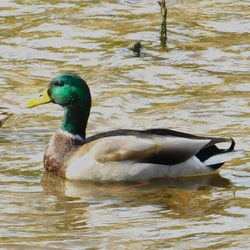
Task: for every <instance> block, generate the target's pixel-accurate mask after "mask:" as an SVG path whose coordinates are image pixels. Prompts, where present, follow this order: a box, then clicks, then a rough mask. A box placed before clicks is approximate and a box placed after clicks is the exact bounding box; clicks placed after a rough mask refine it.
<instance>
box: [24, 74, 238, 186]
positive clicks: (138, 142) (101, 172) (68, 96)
mask: <svg viewBox="0 0 250 250" xmlns="http://www.w3.org/2000/svg"><path fill="white" fill-rule="evenodd" d="M49 102H52V103H56V104H59V105H61V106H62V107H63V108H64V120H63V123H62V126H61V128H60V129H59V130H58V131H57V132H56V133H55V134H54V135H53V136H52V138H51V139H50V141H49V144H48V146H47V148H46V150H45V154H44V167H45V169H46V170H47V171H49V172H52V173H54V174H56V175H58V176H60V177H62V178H66V179H71V180H110V181H111V180H112V181H118V180H142V179H150V178H158V177H179V176H186V175H195V174H205V173H210V172H213V171H216V170H217V169H218V168H219V167H221V166H222V165H223V163H224V162H225V161H227V160H230V159H232V158H234V157H236V156H237V153H238V151H235V150H234V146H235V142H234V140H233V139H232V138H212V137H201V136H195V135H192V134H187V133H182V132H178V131H174V130H169V129H148V130H132V129H120V130H114V131H109V132H104V133H100V134H97V135H94V136H90V137H86V126H87V121H88V117H89V114H90V108H91V94H90V90H89V87H88V85H87V84H86V82H85V81H84V80H83V79H82V78H81V77H79V76H78V75H76V74H71V73H65V74H61V75H59V76H57V77H56V78H54V79H53V80H52V81H51V83H50V84H49V86H48V88H47V89H46V90H45V91H44V92H42V93H41V94H40V95H38V96H37V97H35V98H33V99H31V100H30V101H28V102H27V103H26V105H25V107H27V108H28V107H34V106H37V105H41V104H45V103H49ZM219 143H227V144H228V145H227V148H223V149H221V148H219V147H218V144H219Z"/></svg>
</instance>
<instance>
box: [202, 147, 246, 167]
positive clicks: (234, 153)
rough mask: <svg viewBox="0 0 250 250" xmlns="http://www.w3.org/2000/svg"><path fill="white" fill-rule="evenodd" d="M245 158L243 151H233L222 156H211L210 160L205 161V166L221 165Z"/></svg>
mask: <svg viewBox="0 0 250 250" xmlns="http://www.w3.org/2000/svg"><path fill="white" fill-rule="evenodd" d="M242 156H244V154H243V152H242V151H240V150H239V151H231V152H226V153H221V154H217V155H214V156H211V157H210V158H208V159H207V160H205V161H204V164H205V165H206V166H209V165H215V164H219V163H224V162H226V161H230V160H232V159H234V158H239V157H242Z"/></svg>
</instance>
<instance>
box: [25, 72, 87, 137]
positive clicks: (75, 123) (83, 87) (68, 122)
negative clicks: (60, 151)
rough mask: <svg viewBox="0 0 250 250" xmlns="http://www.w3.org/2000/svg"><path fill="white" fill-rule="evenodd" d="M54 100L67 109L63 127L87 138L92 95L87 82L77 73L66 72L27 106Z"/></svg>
mask: <svg viewBox="0 0 250 250" xmlns="http://www.w3.org/2000/svg"><path fill="white" fill-rule="evenodd" d="M48 102H53V103H56V104H59V105H60V106H62V107H63V108H64V110H65V114H64V121H63V124H62V127H61V128H62V129H63V130H64V131H67V132H69V133H72V134H73V135H79V136H81V137H82V138H85V129H86V126H87V121H88V117H89V112H90V108H91V95H90V90H89V87H88V85H87V84H86V82H85V81H84V80H83V79H82V78H81V77H79V76H78V75H76V74H71V73H64V74H61V75H59V76H57V77H56V78H54V79H53V80H52V81H51V83H50V84H49V86H48V88H47V89H46V90H45V91H44V92H43V93H42V94H40V95H39V97H37V98H34V99H32V100H30V101H29V102H28V103H27V104H26V107H33V106H37V105H40V104H45V103H48Z"/></svg>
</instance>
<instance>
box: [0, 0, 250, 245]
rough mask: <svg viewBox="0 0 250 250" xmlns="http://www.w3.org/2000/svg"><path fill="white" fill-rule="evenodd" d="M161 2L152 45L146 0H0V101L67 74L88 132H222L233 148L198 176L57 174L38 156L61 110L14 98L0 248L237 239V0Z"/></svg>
mask: <svg viewBox="0 0 250 250" xmlns="http://www.w3.org/2000/svg"><path fill="white" fill-rule="evenodd" d="M167 3H168V23H167V29H168V39H167V44H166V46H164V44H161V42H160V35H159V34H160V23H161V17H160V7H159V5H158V3H157V1H149V0H139V1H132V0H131V1H119V0H113V1H111V0H108V1H94V0H90V1H80V0H71V1H70V0H68V1H66V0H63V1H57V0H46V1H45V0H44V1H40V0H34V1H25V0H1V2H0V23H1V25H0V37H1V39H0V87H1V95H0V101H1V104H0V106H1V108H3V107H12V108H15V107H16V106H18V105H19V104H21V103H22V102H23V101H24V100H26V99H28V98H29V97H30V96H31V95H32V94H35V93H37V92H39V91H41V90H43V89H44V88H45V86H46V85H47V84H48V83H49V81H50V80H51V79H52V78H53V77H55V76H56V75H57V74H59V73H62V72H65V71H66V72H75V73H78V74H79V75H81V76H82V77H83V78H84V79H85V80H86V81H87V82H88V84H89V86H90V89H91V92H92V96H93V107H92V111H91V117H90V120H89V125H88V135H92V134H95V133H97V132H101V131H106V130H110V129H115V128H140V129H142V128H151V127H168V128H172V129H176V130H180V131H184V132H190V133H195V134H199V135H214V136H215V135H220V136H228V137H234V138H235V140H236V143H237V148H242V149H244V150H245V156H244V157H243V158H241V159H235V160H232V161H230V162H228V163H227V164H225V165H224V166H223V168H222V169H221V170H220V171H219V173H217V174H214V175H208V176H199V177H192V178H191V177H190V178H179V179H161V180H152V181H149V182H142V183H141V182H131V183H115V184H114V183H113V184H110V183H91V182H88V183H86V182H70V181H65V180H62V179H60V178H57V177H55V176H53V175H51V174H48V173H45V172H44V170H43V165H42V157H43V152H44V149H45V147H46V144H47V142H48V140H49V138H50V137H51V135H52V134H53V132H54V131H55V130H56V129H57V128H58V127H59V126H60V123H61V120H62V115H63V113H62V109H61V108H60V107H57V106H56V105H53V104H48V105H45V106H41V107H39V108H34V109H31V110H25V111H20V110H17V112H16V114H15V115H14V116H13V117H12V118H11V119H10V120H9V121H8V122H7V123H6V124H5V125H4V126H3V127H2V128H1V130H0V143H1V144H0V157H1V167H0V200H1V202H0V225H1V226H0V248H1V249H34V248H36V249H53V248H59V249H135V248H137V249H168V248H169V249H201V248H202V249H203V248H206V249H207V248H210V249H243V248H244V249H246V248H250V239H249V235H250V205H249V196H250V164H249V157H250V154H249V150H250V142H249V134H250V129H249V124H250V120H249V114H250V111H249V110H250V108H249V106H250V105H249V103H250V100H249V97H250V95H249V92H250V80H249V79H250V73H249V72H250V66H249V65H250V64H249V61H250V4H249V1H247V0H243V1H236V0H231V1H229V0H225V1H205V0H202V1H200V0H199V1H198V0H193V1H179V0H176V1H173V0H169V1H167ZM133 41H140V42H141V43H142V46H143V50H142V53H141V55H140V56H136V55H135V54H134V53H133V52H132V51H131V50H129V49H128V46H129V44H130V43H131V42H133Z"/></svg>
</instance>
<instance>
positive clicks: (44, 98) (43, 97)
mask: <svg viewBox="0 0 250 250" xmlns="http://www.w3.org/2000/svg"><path fill="white" fill-rule="evenodd" d="M49 102H51V99H50V97H49V95H48V89H45V90H44V91H43V92H42V93H40V94H38V95H37V96H36V97H34V98H32V99H31V100H29V101H28V102H27V103H25V104H24V105H22V107H23V108H32V107H35V106H38V105H42V104H45V103H49Z"/></svg>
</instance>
